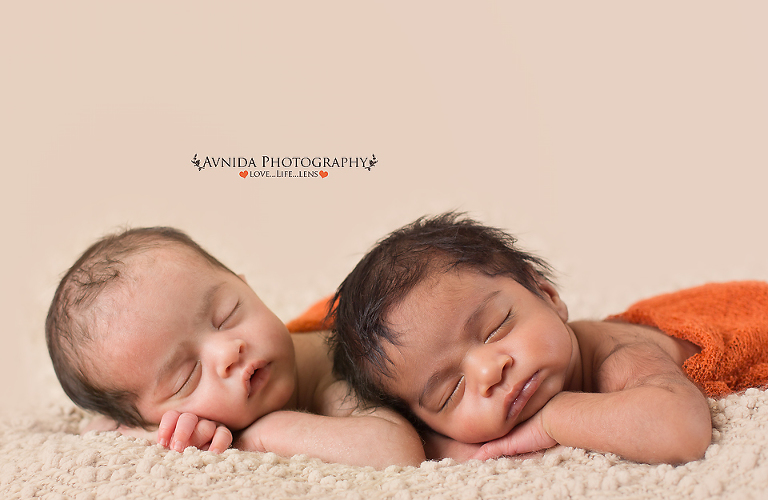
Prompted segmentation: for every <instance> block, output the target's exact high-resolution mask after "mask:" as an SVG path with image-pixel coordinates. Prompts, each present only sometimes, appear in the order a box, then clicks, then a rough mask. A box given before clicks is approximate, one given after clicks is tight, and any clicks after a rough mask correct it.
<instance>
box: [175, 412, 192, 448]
mask: <svg viewBox="0 0 768 500" xmlns="http://www.w3.org/2000/svg"><path fill="white" fill-rule="evenodd" d="M196 426H197V415H195V414H194V413H182V414H181V416H180V417H179V420H178V421H177V422H176V431H175V432H174V433H173V443H172V445H173V446H172V448H173V449H174V450H176V451H179V452H181V451H184V448H186V447H187V446H189V438H190V437H191V436H192V433H193V432H195V427H196Z"/></svg>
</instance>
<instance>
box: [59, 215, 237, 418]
mask: <svg viewBox="0 0 768 500" xmlns="http://www.w3.org/2000/svg"><path fill="white" fill-rule="evenodd" d="M173 244H176V245H181V246H182V247H185V248H188V249H190V250H193V251H194V252H196V253H197V254H198V255H200V256H201V257H203V258H204V259H205V260H206V261H207V262H208V263H210V264H211V265H213V266H214V267H219V268H222V269H225V270H227V271H230V270H229V269H228V268H227V267H226V266H224V264H222V263H221V262H219V261H218V260H217V259H215V258H214V257H213V256H211V255H210V254H209V253H208V252H206V251H205V250H203V249H202V248H201V247H200V245H198V244H197V243H195V241H194V240H192V239H191V238H190V237H189V236H187V235H186V234H185V233H183V232H182V231H179V230H178V229H174V228H170V227H145V228H136V229H129V230H126V231H123V232H120V233H116V234H111V235H108V236H105V237H104V238H102V239H100V240H99V241H97V242H96V243H94V244H93V245H91V246H90V247H89V248H88V249H87V250H86V251H85V252H84V253H83V255H81V256H80V258H79V259H78V260H77V262H75V264H74V265H73V266H72V267H71V268H70V269H69V271H67V273H66V274H65V275H64V278H62V280H61V282H60V283H59V286H58V288H57V289H56V293H55V294H54V296H53V300H52V301H51V307H50V309H49V310H48V317H47V318H46V321H45V340H46V343H47V345H48V353H49V354H50V356H51V361H52V362H53V368H54V371H55V372H56V376H57V377H58V379H59V382H60V383H61V387H62V388H63V389H64V392H65V393H66V394H67V396H69V398H70V399H71V400H72V401H73V402H74V403H75V404H77V405H78V406H80V407H81V408H84V409H86V410H92V411H95V412H98V413H101V414H102V415H106V416H107V417H110V418H112V419H113V420H115V421H116V422H117V423H118V424H120V425H126V426H129V427H144V428H147V427H149V425H151V423H150V422H147V421H146V420H145V419H144V418H143V417H142V416H141V414H140V413H139V411H138V409H137V408H136V404H135V400H136V395H135V394H133V393H131V392H129V391H125V390H120V389H116V388H110V387H105V386H104V385H100V384H99V383H98V382H97V381H95V380H92V378H93V376H92V374H91V375H89V373H88V372H89V368H92V367H91V366H89V365H90V363H89V361H88V360H87V359H86V357H85V356H84V352H83V349H84V348H85V347H86V346H87V345H89V344H92V343H93V342H94V341H95V340H96V339H97V338H98V336H97V333H98V332H96V331H94V330H95V326H96V325H95V321H94V318H93V317H92V316H93V314H92V313H93V308H94V305H95V302H96V299H97V298H98V297H99V296H100V295H101V294H102V293H103V292H104V291H105V290H107V289H108V288H112V287H114V286H116V285H118V284H119V283H121V282H123V281H125V279H126V272H127V270H128V264H127V261H128V259H129V258H131V257H133V256H135V255H138V254H140V253H142V252H145V251H148V250H151V249H155V248H160V247H163V246H165V245H173ZM230 272H231V271H230ZM91 371H92V370H91Z"/></svg>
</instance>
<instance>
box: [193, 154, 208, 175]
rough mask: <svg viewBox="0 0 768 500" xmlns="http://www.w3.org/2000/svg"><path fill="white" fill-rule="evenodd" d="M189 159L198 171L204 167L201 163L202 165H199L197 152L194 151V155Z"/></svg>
mask: <svg viewBox="0 0 768 500" xmlns="http://www.w3.org/2000/svg"><path fill="white" fill-rule="evenodd" d="M191 161H192V165H194V166H196V167H197V171H198V172H199V171H201V170H202V169H204V168H205V165H203V166H202V167H201V166H200V160H198V159H197V153H195V157H194V158H192V160H191Z"/></svg>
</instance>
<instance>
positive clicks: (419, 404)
mask: <svg viewBox="0 0 768 500" xmlns="http://www.w3.org/2000/svg"><path fill="white" fill-rule="evenodd" d="M551 276H552V274H551V270H550V267H549V266H548V265H547V264H546V263H545V262H544V261H543V260H541V259H540V258H538V257H536V256H534V255H531V254H529V253H526V252H523V251H521V250H520V249H518V248H517V246H516V241H515V239H514V238H513V237H512V236H511V235H509V234H507V233H505V232H504V231H501V230H499V229H496V228H492V227H488V226H485V225H482V224H479V223H477V222H475V221H473V220H471V219H469V218H466V217H464V216H462V215H459V214H455V213H447V214H443V215H440V216H437V217H433V218H422V219H419V220H417V221H415V222H413V223H412V224H409V225H407V226H405V227H403V228H401V229H399V230H397V231H394V232H393V233H392V234H390V235H389V236H388V237H387V238H385V239H383V240H381V241H380V242H379V243H378V244H377V245H375V247H374V248H373V249H372V250H371V251H370V252H369V253H368V254H367V255H366V256H365V257H364V258H363V259H362V260H361V261H360V263H359V264H358V265H357V266H356V267H355V269H354V270H353V271H352V272H351V273H350V274H349V276H348V277H347V278H346V279H345V280H344V282H343V283H342V284H341V286H340V287H339V289H338V291H337V293H336V296H335V300H337V301H338V303H337V309H336V326H335V334H334V337H333V339H332V343H333V356H334V369H335V371H336V373H337V374H338V376H339V377H340V378H342V379H345V380H347V381H348V382H349V383H350V385H351V387H352V388H353V390H354V391H355V392H356V393H357V394H358V396H360V397H363V398H365V399H366V401H367V402H368V404H371V405H372V406H387V407H391V408H394V409H396V410H397V411H399V412H400V413H402V414H403V415H405V416H406V417H407V418H409V419H410V420H411V422H412V423H414V425H415V426H416V427H417V428H419V429H421V430H422V431H423V432H424V436H426V437H427V456H428V457H439V456H453V457H456V458H460V457H464V458H469V457H474V458H481V459H484V458H490V457H497V456H502V455H516V454H524V453H528V452H535V451H538V450H542V449H546V448H549V447H551V446H554V445H556V444H558V443H559V444H562V445H567V446H573V447H580V448H586V449H590V450H596V451H602V452H611V453H616V454H618V455H620V456H622V457H625V458H628V459H631V460H635V461H640V462H649V463H663V462H667V463H682V462H687V461H691V460H696V459H699V458H701V457H703V455H704V452H705V450H706V449H707V447H708V446H709V443H710V440H711V430H712V424H711V417H710V412H709V407H708V403H707V399H706V396H705V394H704V393H703V392H702V388H704V389H705V390H706V392H707V394H708V395H710V396H720V395H723V394H725V393H727V392H734V391H738V390H742V389H744V388H746V387H750V386H755V385H765V384H766V382H768V349H765V345H768V285H767V284H766V283H762V282H743V283H725V284H710V285H705V286H703V287H699V288H695V289H690V290H684V291H681V292H677V293H674V294H669V295H665V296H661V297H657V298H654V299H651V300H649V301H644V302H640V303H638V304H636V305H635V306H633V307H632V308H630V310H628V311H627V312H626V313H624V314H623V315H617V316H614V317H610V318H608V319H606V320H603V321H575V322H572V321H568V309H567V307H566V304H565V303H564V302H563V300H562V299H561V297H560V295H559V294H558V292H557V289H556V288H555V286H554V284H553V282H552V279H551ZM717 346H720V347H722V346H725V347H724V350H718V349H720V348H719V347H717ZM752 346H756V347H754V349H753V348H752ZM745 352H746V354H744V353H745ZM739 356H741V357H739ZM718 377H719V378H718Z"/></svg>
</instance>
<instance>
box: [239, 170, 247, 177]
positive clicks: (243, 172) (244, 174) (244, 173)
mask: <svg viewBox="0 0 768 500" xmlns="http://www.w3.org/2000/svg"><path fill="white" fill-rule="evenodd" d="M240 177H242V178H243V179H245V178H246V177H248V171H247V170H243V171H242V172H240Z"/></svg>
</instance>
